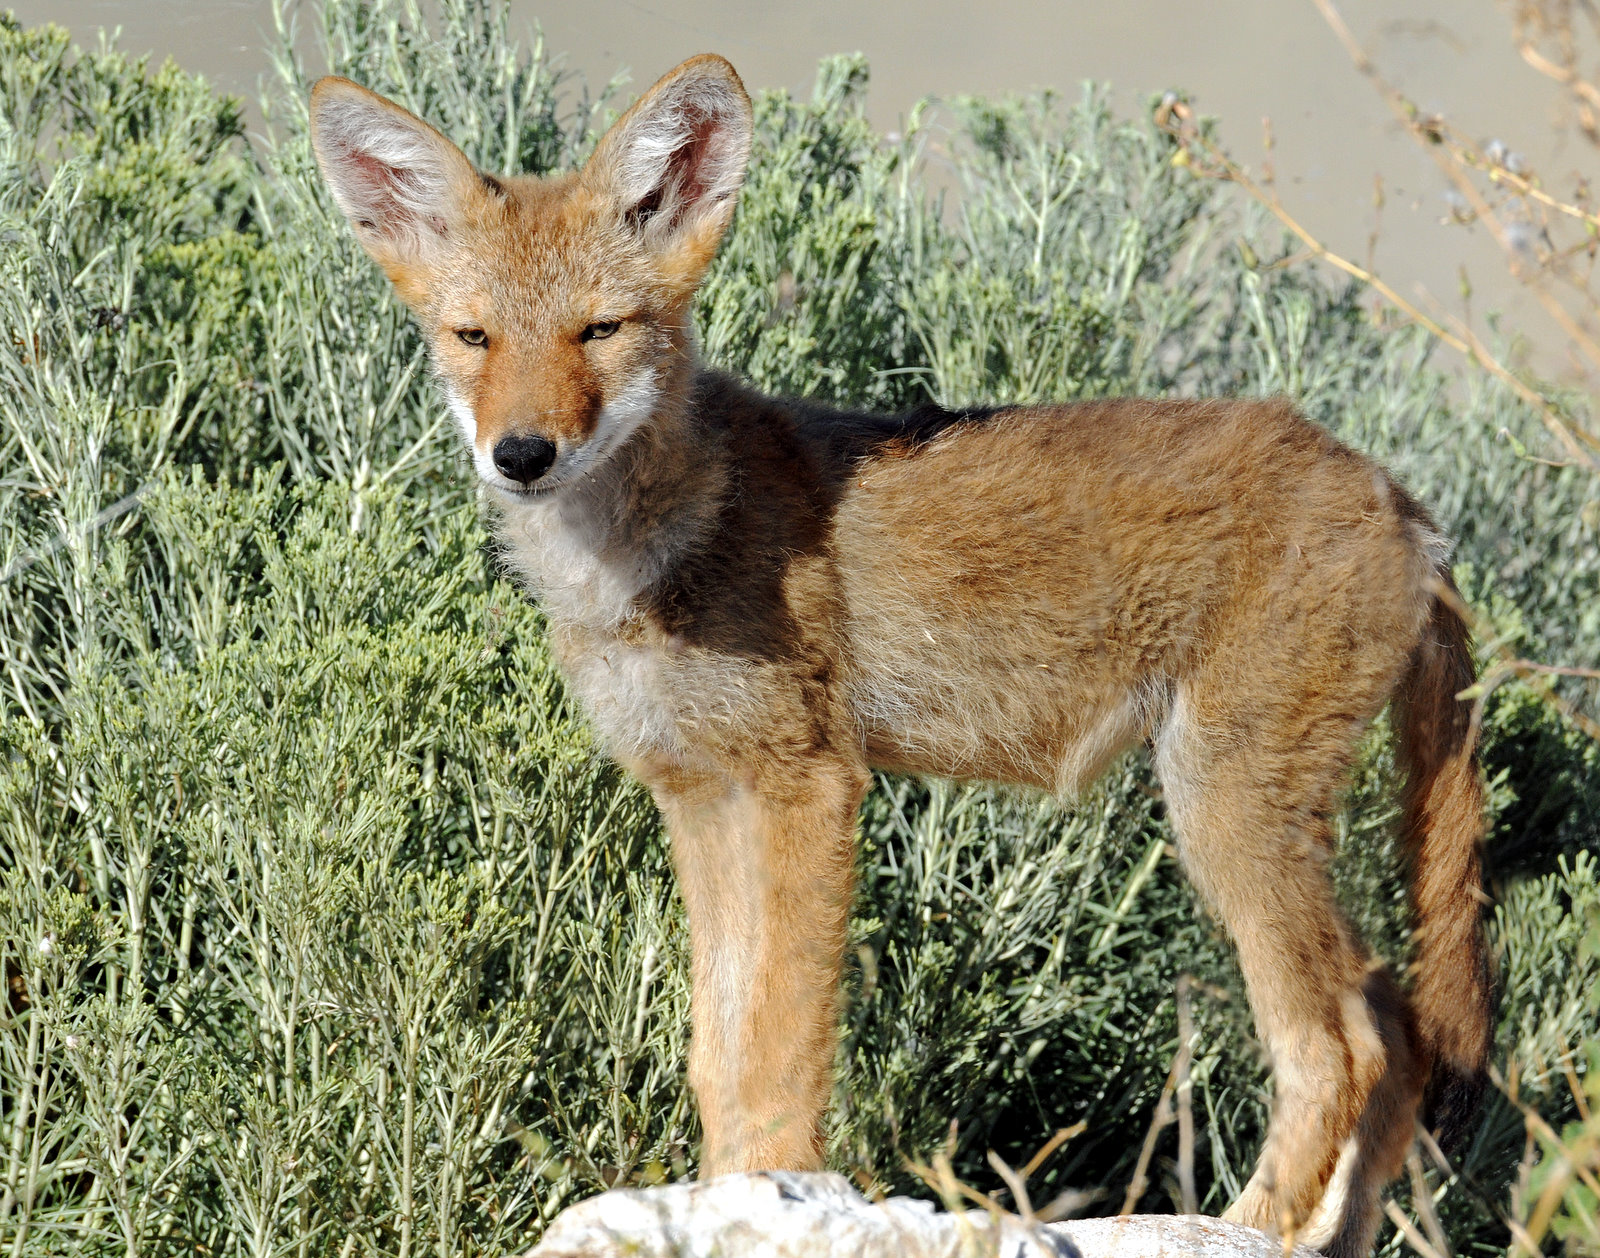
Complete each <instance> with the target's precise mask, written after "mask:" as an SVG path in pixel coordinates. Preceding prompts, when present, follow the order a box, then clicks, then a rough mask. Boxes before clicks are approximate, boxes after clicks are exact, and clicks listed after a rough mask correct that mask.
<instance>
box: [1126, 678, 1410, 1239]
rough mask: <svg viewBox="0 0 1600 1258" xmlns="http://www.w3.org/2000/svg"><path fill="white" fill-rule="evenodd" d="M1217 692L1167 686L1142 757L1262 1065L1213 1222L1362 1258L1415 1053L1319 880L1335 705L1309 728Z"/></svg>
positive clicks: (1334, 758)
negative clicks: (1263, 1106)
mask: <svg viewBox="0 0 1600 1258" xmlns="http://www.w3.org/2000/svg"><path fill="white" fill-rule="evenodd" d="M1221 693H1222V692H1221V691H1218V692H1213V695H1214V698H1213V702H1212V703H1211V704H1209V705H1207V704H1205V702H1204V697H1203V696H1202V697H1201V699H1200V701H1199V702H1197V695H1196V691H1195V690H1194V689H1190V690H1188V691H1186V692H1185V691H1180V693H1179V694H1178V696H1177V697H1176V700H1175V702H1174V705H1173V709H1172V712H1171V714H1170V716H1169V718H1168V721H1167V723H1166V724H1165V725H1164V727H1163V729H1162V731H1161V733H1160V735H1159V737H1158V738H1157V741H1156V747H1155V764H1156V770H1157V773H1158V775H1159V776H1160V778H1161V781H1162V786H1163V789H1164V792H1165V795H1166V799H1167V804H1168V808H1169V815H1170V816H1171V818H1172V822H1173V826H1174V828H1175V829H1176V831H1177V834H1178V843H1179V849H1180V852H1181V854H1182V859H1183V863H1184V866H1185V868H1186V869H1187V871H1188V873H1189V876H1190V878H1191V879H1192V881H1193V882H1194V883H1195V885H1196V887H1197V888H1198V889H1199V891H1200V894H1201V896H1202V897H1203V898H1204V899H1205V900H1206V902H1207V903H1208V904H1209V905H1210V906H1211V907H1212V909H1213V910H1214V911H1215V912H1216V913H1217V915H1218V916H1219V917H1220V918H1221V920H1222V923H1223V925H1224V926H1225V927H1226V928H1227V930H1228V933H1229V934H1230V935H1231V936H1232V938H1233V941H1234V944H1235V946H1236V947H1237V949H1238V955H1239V963H1240V967H1241V969H1242V970H1243V971H1244V977H1245V984H1246V986H1247V988H1248V990H1249V995H1250V1005H1251V1010H1252V1012H1253V1014H1254V1016H1255V1021H1256V1027H1257V1031H1258V1033H1259V1034H1260V1036H1261V1039H1262V1041H1263V1042H1264V1043H1265V1044H1266V1047H1267V1050H1268V1052H1269V1054H1270V1056H1271V1060H1272V1067H1273V1077H1274V1103H1273V1114H1272V1121H1271V1124H1270V1127H1269V1129H1268V1133H1267V1140H1266V1145H1265V1148H1264V1149H1263V1150H1262V1153H1261V1158H1260V1161H1259V1162H1258V1164H1257V1167H1256V1171H1255V1173H1254V1175H1252V1177H1251V1179H1250V1182H1249V1183H1248V1184H1247V1185H1246V1187H1245V1189H1244V1192H1243V1193H1242V1194H1241V1196H1240V1197H1239V1199H1238V1201H1236V1202H1235V1203H1234V1204H1233V1205H1232V1206H1231V1207H1230V1208H1229V1210H1228V1212H1227V1216H1226V1217H1228V1218H1231V1219H1234V1220H1236V1221H1238V1222H1242V1223H1248V1224H1250V1225H1251V1226H1254V1227H1258V1228H1261V1229H1263V1230H1265V1231H1269V1232H1275V1233H1278V1234H1280V1235H1285V1236H1287V1235H1289V1234H1290V1233H1293V1235H1294V1237H1295V1239H1296V1241H1298V1242H1299V1243H1302V1244H1308V1245H1311V1246H1314V1247H1316V1248H1320V1249H1323V1250H1325V1251H1326V1252H1328V1253H1329V1254H1338V1255H1358V1254H1360V1255H1364V1254H1366V1253H1367V1252H1369V1250H1370V1248H1371V1242H1372V1236H1373V1233H1374V1230H1375V1228H1376V1226H1377V1221H1378V1194H1379V1192H1380V1191H1381V1190H1382V1188H1383V1186H1384V1184H1385V1183H1387V1182H1388V1181H1389V1180H1390V1179H1391V1178H1392V1177H1393V1176H1394V1175H1395V1174H1396V1173H1397V1172H1398V1171H1399V1169H1400V1166H1401V1163H1402V1161H1403V1159H1404V1157H1405V1151H1406V1149H1407V1148H1408V1147H1409V1145H1410V1141H1411V1133H1412V1125H1413V1121H1414V1117H1415V1114H1416V1110H1417V1105H1418V1101H1419V1099H1420V1096H1421V1091H1422V1063H1421V1060H1420V1055H1419V1053H1418V1050H1417V1047H1416V1037H1415V1032H1414V1030H1413V1028H1412V1022H1411V1015H1410V1010H1409V1007H1408V1006H1407V1004H1406V1001H1405V998H1404V996H1402V995H1401V993H1400V991H1399V990H1398V988H1397V987H1396V986H1395V984H1394V981H1393V979H1392V978H1391V977H1390V975H1389V973H1388V971H1387V970H1386V969H1385V968H1384V967H1383V966H1382V964H1381V963H1377V962H1374V961H1372V960H1371V959H1370V958H1369V956H1368V954H1367V952H1366V949H1365V948H1364V947H1363V945H1362V944H1361V942H1360V941H1359V940H1358V939H1357V938H1356V937H1355V935H1354V933H1353V932H1352V930H1351V928H1350V927H1349V925H1348V923H1347V922H1346V921H1345V919H1344V917H1343V915H1342V914H1341V913H1340V911H1339V908H1338V906H1337V903H1336V902H1335V899H1334V894H1333V884H1332V881H1331V879H1330V877H1329V875H1328V870H1327V861H1328V856H1329V853H1330V850H1331V847H1332V836H1331V832H1330V829H1329V824H1328V817H1329V814H1330V813H1331V811H1332V809H1333V806H1334V804H1335V801H1336V798H1337V793H1338V788H1339V785H1340V782H1341V779H1342V776H1343V771H1344V769H1345V766H1346V764H1347V763H1348V758H1349V744H1350V742H1351V740H1352V739H1353V736H1354V735H1353V730H1352V728H1351V724H1352V723H1351V721H1350V718H1349V715H1348V711H1346V712H1345V713H1344V714H1343V715H1342V716H1341V717H1339V718H1338V719H1337V720H1336V719H1335V718H1334V717H1333V716H1331V715H1330V717H1329V719H1328V721H1327V722H1326V724H1325V725H1324V726H1323V728H1322V729H1321V730H1319V729H1318V727H1317V723H1316V722H1315V721H1311V722H1308V721H1306V720H1305V719H1304V717H1305V712H1304V709H1303V708H1299V707H1298V705H1296V706H1297V710H1298V715H1299V718H1300V719H1296V720H1293V721H1290V722H1278V721H1274V720H1271V719H1266V720H1262V719H1260V718H1261V713H1260V712H1259V711H1258V712H1256V713H1252V714H1251V716H1252V717H1254V718H1255V719H1251V720H1249V721H1248V722H1243V723H1242V722H1241V717H1242V716H1243V715H1244V714H1242V713H1241V712H1239V711H1237V710H1234V711H1226V710H1222V708H1221V704H1222V700H1221V699H1220V695H1221ZM1280 714H1281V713H1280ZM1274 727H1276V728H1274ZM1241 730H1247V731H1248V732H1245V733H1239V732H1237V731H1241ZM1214 731H1229V734H1217V733H1214Z"/></svg>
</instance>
